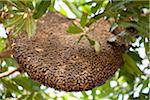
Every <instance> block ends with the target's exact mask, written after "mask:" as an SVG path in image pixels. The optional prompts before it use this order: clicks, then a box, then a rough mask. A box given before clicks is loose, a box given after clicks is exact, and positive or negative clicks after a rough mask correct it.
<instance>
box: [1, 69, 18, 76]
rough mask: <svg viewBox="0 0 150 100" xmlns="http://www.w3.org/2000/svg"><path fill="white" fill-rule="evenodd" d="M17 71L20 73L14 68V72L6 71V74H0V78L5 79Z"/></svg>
mask: <svg viewBox="0 0 150 100" xmlns="http://www.w3.org/2000/svg"><path fill="white" fill-rule="evenodd" d="M17 71H19V72H20V68H16V69H14V70H11V71H7V72H4V73H0V78H3V77H6V76H9V75H11V74H13V73H15V72H17Z"/></svg>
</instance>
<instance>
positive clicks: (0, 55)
mask: <svg viewBox="0 0 150 100" xmlns="http://www.w3.org/2000/svg"><path fill="white" fill-rule="evenodd" d="M12 53H13V52H12V50H6V51H3V52H0V58H5V57H10V55H11V54H12Z"/></svg>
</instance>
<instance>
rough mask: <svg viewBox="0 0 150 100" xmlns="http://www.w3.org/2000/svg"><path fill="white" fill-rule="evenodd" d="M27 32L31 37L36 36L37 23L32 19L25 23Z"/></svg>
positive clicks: (29, 18)
mask: <svg viewBox="0 0 150 100" xmlns="http://www.w3.org/2000/svg"><path fill="white" fill-rule="evenodd" d="M25 30H26V32H27V34H28V36H29V37H31V36H32V35H34V33H35V31H36V22H35V20H34V19H33V18H32V17H28V18H27V19H26V22H25Z"/></svg>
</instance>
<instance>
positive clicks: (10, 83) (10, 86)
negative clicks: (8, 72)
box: [1, 79, 20, 92]
mask: <svg viewBox="0 0 150 100" xmlns="http://www.w3.org/2000/svg"><path fill="white" fill-rule="evenodd" d="M1 81H2V83H3V85H4V87H5V88H7V89H8V90H10V91H13V92H20V90H19V89H18V86H17V85H16V84H15V83H14V82H13V81H11V80H8V79H2V80H1Z"/></svg>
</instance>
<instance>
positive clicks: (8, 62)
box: [4, 57, 17, 67]
mask: <svg viewBox="0 0 150 100" xmlns="http://www.w3.org/2000/svg"><path fill="white" fill-rule="evenodd" d="M4 60H5V62H6V65H5V66H7V67H9V66H16V65H17V62H16V60H15V59H14V58H11V57H9V58H5V59H4Z"/></svg>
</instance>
